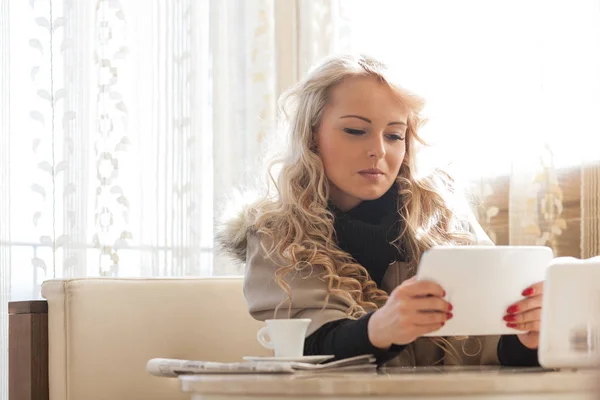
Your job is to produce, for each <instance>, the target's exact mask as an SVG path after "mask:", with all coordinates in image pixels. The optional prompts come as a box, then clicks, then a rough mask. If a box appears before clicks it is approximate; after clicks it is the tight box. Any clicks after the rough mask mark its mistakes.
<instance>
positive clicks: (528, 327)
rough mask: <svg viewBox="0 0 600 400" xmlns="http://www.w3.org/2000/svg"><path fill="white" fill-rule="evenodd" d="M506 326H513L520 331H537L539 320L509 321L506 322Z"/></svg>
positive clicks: (538, 329)
mask: <svg viewBox="0 0 600 400" xmlns="http://www.w3.org/2000/svg"><path fill="white" fill-rule="evenodd" d="M506 326H508V327H509V328H515V329H518V330H520V331H525V332H539V331H540V321H531V322H525V323H522V324H514V323H512V322H509V323H507V324H506Z"/></svg>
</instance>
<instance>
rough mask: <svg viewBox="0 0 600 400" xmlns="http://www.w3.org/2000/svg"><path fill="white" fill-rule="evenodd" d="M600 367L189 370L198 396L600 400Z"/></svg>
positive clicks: (187, 383) (186, 380) (186, 388)
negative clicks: (224, 372)
mask: <svg viewBox="0 0 600 400" xmlns="http://www.w3.org/2000/svg"><path fill="white" fill-rule="evenodd" d="M599 376H600V371H583V370H582V371H572V370H566V371H548V370H543V369H541V368H521V369H518V368H502V367H500V368H499V367H470V368H457V367H444V368H383V369H380V370H378V371H369V372H320V373H315V372H311V373H297V374H289V375H288V374H285V375H278V374H273V375H183V376H180V377H179V380H180V384H181V390H182V391H183V392H186V393H188V394H189V395H190V398H191V399H192V400H201V399H202V400H224V399H240V400H241V399H247V400H250V399H252V400H258V399H264V398H269V399H271V400H276V399H286V400H296V399H306V398H325V399H329V400H342V399H344V400H348V399H349V398H351V399H352V400H359V399H371V398H376V399H408V398H418V399H429V400H433V399H439V400H442V399H443V400H458V399H461V400H464V399H493V400H505V399H511V400H525V399H527V400H534V399H535V400H542V399H543V400H556V399H568V400H583V399H585V400H592V399H593V400H600V396H599V395H598V393H599V392H598V391H597V389H600V384H598V383H597V378H598V377H599Z"/></svg>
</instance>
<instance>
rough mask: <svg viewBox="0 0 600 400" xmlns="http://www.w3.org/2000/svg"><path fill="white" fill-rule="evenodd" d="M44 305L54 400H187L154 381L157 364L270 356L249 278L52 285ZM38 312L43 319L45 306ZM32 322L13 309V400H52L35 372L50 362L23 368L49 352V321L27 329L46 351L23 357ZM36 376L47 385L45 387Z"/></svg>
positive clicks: (170, 384)
mask: <svg viewBox="0 0 600 400" xmlns="http://www.w3.org/2000/svg"><path fill="white" fill-rule="evenodd" d="M42 296H43V297H44V298H45V299H46V300H47V310H48V311H47V312H48V314H47V343H48V347H47V351H48V368H47V373H48V386H49V399H50V400H119V399H123V400H125V399H127V400H131V399H144V400H152V399H156V400H159V399H160V400H164V399H185V398H186V396H184V395H183V394H180V393H179V390H178V382H177V380H176V379H171V378H158V377H153V376H150V375H149V374H148V373H147V372H146V369H145V368H146V362H147V361H148V360H149V359H151V358H154V357H164V358H183V359H195V360H212V361H240V360H241V359H242V357H243V356H244V355H271V353H270V351H268V350H265V349H264V348H262V347H261V346H260V345H259V344H258V342H257V341H256V332H257V330H258V329H259V328H260V327H261V323H260V322H258V321H255V320H253V319H252V318H251V317H250V315H249V314H248V311H247V307H246V303H245V300H244V296H243V292H242V279H241V277H232V278H173V279H169V278H165V279H163V278H152V279H111V278H87V279H69V280H52V281H47V282H45V283H44V284H43V286H42ZM42 306H43V305H42ZM33 308H35V309H37V311H38V312H37V314H38V315H40V314H41V315H43V307H39V305H38V307H33ZM33 308H31V307H30V309H29V311H30V312H34V311H35V310H33ZM40 310H41V312H40ZM34 314H35V312H34ZM24 315H26V313H23V311H21V313H19V312H18V307H13V313H11V315H10V317H9V324H10V330H11V343H10V347H11V350H10V352H11V353H10V354H11V355H10V365H11V371H10V374H11V376H10V382H11V385H12V386H11V388H10V395H11V400H17V398H18V399H22V398H27V399H30V398H31V399H34V398H48V397H40V396H43V393H40V387H39V386H40V385H42V386H43V384H44V382H43V381H44V379H43V374H44V372H43V371H40V370H39V368H41V367H40V366H36V365H34V364H36V362H37V363H38V364H43V363H44V360H43V357H40V356H39V354H38V359H37V361H36V360H35V359H34V360H33V361H30V363H29V364H27V366H24V364H23V360H24V357H30V358H31V356H33V357H35V353H43V340H44V337H43V334H44V332H43V330H44V329H43V328H42V329H41V332H38V333H36V329H35V328H36V326H37V327H38V328H39V327H40V325H41V326H43V323H44V319H43V317H42V318H38V322H37V324H32V323H29V325H28V324H27V323H25V325H28V326H29V328H33V333H31V332H30V336H31V337H32V338H34V339H35V337H36V336H38V339H39V341H40V343H41V344H38V345H34V348H30V349H29V350H28V351H24V348H23V347H22V346H20V347H19V346H17V345H16V344H15V343H16V340H13V338H14V337H17V336H19V335H18V334H17V333H15V329H22V328H23V321H26V320H25V319H24ZM34 320H35V316H33V317H32V316H30V317H29V319H28V320H27V321H34ZM13 325H14V326H13ZM13 342H15V343H13ZM29 343H30V344H31V343H35V341H30V342H29ZM36 346H37V347H36ZM19 349H20V350H19ZM17 353H20V354H17ZM42 367H43V366H42ZM26 368H28V369H29V372H31V371H35V372H33V373H29V374H28V371H25V372H24V371H23V369H26ZM19 369H20V371H19ZM32 374H33V375H40V376H41V378H40V377H39V376H38V380H37V382H36V381H35V379H33V378H32ZM23 379H25V380H23ZM27 379H28V380H27ZM19 380H21V382H20V383H19ZM23 385H34V386H38V387H36V388H33V389H31V388H30V390H25V389H26V388H25V387H23ZM13 386H14V387H13ZM41 391H42V392H43V388H41ZM34 393H36V394H35V395H34ZM23 396H29V397H23Z"/></svg>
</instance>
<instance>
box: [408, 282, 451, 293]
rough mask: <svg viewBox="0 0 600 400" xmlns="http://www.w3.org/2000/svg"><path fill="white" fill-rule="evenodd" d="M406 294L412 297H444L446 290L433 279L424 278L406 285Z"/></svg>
mask: <svg viewBox="0 0 600 400" xmlns="http://www.w3.org/2000/svg"><path fill="white" fill-rule="evenodd" d="M405 294H406V295H407V296H410V297H425V296H436V297H444V296H445V295H446V292H444V289H443V288H442V287H441V286H440V285H439V284H437V283H435V282H433V281H427V280H424V281H413V282H409V283H407V284H406V286H405Z"/></svg>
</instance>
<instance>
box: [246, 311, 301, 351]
mask: <svg viewBox="0 0 600 400" xmlns="http://www.w3.org/2000/svg"><path fill="white" fill-rule="evenodd" d="M310 321H311V320H310V319H268V320H266V321H265V322H266V323H267V326H265V327H263V328H261V329H260V330H259V331H258V333H257V334H256V339H257V340H258V341H259V343H260V344H261V345H263V347H265V348H267V349H271V350H274V351H275V357H302V355H303V354H304V338H305V336H306V330H307V329H308V325H309V324H310ZM265 335H269V339H270V340H269V341H267V340H266V339H265Z"/></svg>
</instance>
